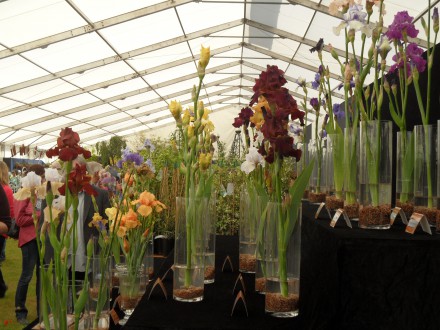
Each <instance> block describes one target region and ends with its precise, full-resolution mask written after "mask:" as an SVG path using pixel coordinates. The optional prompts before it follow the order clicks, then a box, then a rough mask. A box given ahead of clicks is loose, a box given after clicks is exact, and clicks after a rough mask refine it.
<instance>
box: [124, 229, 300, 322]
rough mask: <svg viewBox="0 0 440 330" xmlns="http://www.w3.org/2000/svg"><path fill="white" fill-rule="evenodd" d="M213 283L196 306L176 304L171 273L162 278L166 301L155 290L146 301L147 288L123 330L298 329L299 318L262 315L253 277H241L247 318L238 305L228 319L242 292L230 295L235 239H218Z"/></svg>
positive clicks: (163, 269) (161, 271) (235, 263)
mask: <svg viewBox="0 0 440 330" xmlns="http://www.w3.org/2000/svg"><path fill="white" fill-rule="evenodd" d="M216 250H217V251H216V275H215V283H213V284H209V285H205V297H204V300H203V301H201V302H197V303H184V302H177V301H175V300H173V298H172V271H171V272H170V273H169V276H167V277H166V278H165V281H164V284H165V286H166V289H167V291H168V300H165V298H164V297H163V294H161V291H160V288H159V287H156V288H155V290H154V291H153V294H152V296H151V298H150V300H148V294H149V293H150V289H151V283H150V286H149V287H148V288H147V294H146V295H144V297H143V298H142V300H141V301H140V303H139V305H138V307H137V308H136V310H135V311H134V313H133V315H132V316H131V317H130V319H129V321H128V322H127V324H126V325H125V327H124V329H261V330H265V329H274V330H275V329H298V328H299V327H298V323H299V319H298V318H293V319H277V318H273V317H271V316H268V315H266V314H265V313H264V296H263V295H259V294H257V293H255V291H254V280H255V276H254V275H246V274H244V275H243V279H244V283H245V289H246V293H245V299H246V303H247V309H248V313H249V317H247V316H246V311H245V309H244V306H243V304H242V303H241V302H239V303H238V304H237V307H236V310H235V312H234V314H233V315H232V316H231V312H232V307H233V304H234V301H235V297H236V295H237V293H238V291H239V290H241V289H242V286H241V283H240V284H238V285H237V290H236V291H235V292H234V294H233V292H232V291H233V289H234V285H235V281H236V279H237V277H238V275H239V272H238V237H237V236H217V240H216ZM227 256H229V257H230V259H231V261H232V266H233V271H231V270H230V266H229V264H227V266H225V271H224V272H222V266H223V262H224V260H225V259H226V257H227ZM171 264H172V258H170V257H169V258H167V259H166V260H165V261H164V262H163V264H162V266H161V269H159V271H158V272H157V273H158V274H159V275H160V276H162V275H163V274H164V273H165V272H166V271H167V270H168V269H169V267H170V266H171Z"/></svg>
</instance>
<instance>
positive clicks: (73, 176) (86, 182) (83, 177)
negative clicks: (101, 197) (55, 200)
mask: <svg viewBox="0 0 440 330" xmlns="http://www.w3.org/2000/svg"><path fill="white" fill-rule="evenodd" d="M91 179H92V177H91V176H90V175H87V168H86V165H85V164H82V165H80V164H76V165H75V167H74V168H73V169H72V171H71V172H70V173H69V178H68V183H67V185H68V187H69V191H70V193H71V194H72V195H74V196H78V193H79V192H81V191H84V192H85V193H86V194H87V195H90V196H91V195H93V196H97V195H98V193H97V191H96V190H95V189H93V187H92V185H91V184H90V180H91ZM59 192H60V194H61V195H64V196H65V195H66V184H64V185H63V186H61V188H60V189H59Z"/></svg>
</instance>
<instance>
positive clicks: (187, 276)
mask: <svg viewBox="0 0 440 330" xmlns="http://www.w3.org/2000/svg"><path fill="white" fill-rule="evenodd" d="M204 272H205V268H204V267H199V266H196V267H194V268H191V269H187V267H186V265H174V276H173V282H174V283H173V299H174V300H177V301H185V302H197V301H201V300H203V292H204ZM188 282H189V285H188V284H187V283H188Z"/></svg>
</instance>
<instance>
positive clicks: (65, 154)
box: [46, 127, 92, 161]
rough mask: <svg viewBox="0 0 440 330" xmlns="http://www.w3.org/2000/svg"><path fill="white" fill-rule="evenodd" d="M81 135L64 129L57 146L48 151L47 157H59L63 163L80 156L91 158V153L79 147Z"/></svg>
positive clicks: (67, 128) (69, 129)
mask: <svg viewBox="0 0 440 330" xmlns="http://www.w3.org/2000/svg"><path fill="white" fill-rule="evenodd" d="M79 141H80V139H79V135H78V133H77V132H74V131H73V130H72V129H71V128H69V127H66V128H62V129H61V132H60V136H59V137H58V139H57V145H56V146H55V147H54V148H52V149H49V150H47V151H46V156H47V157H48V158H52V157H54V156H58V157H59V158H60V159H61V160H62V161H71V160H74V159H75V158H76V157H78V155H83V156H84V158H86V159H87V158H90V157H91V155H92V154H91V152H90V151H88V150H85V149H84V148H82V147H80V146H79V144H78V143H79Z"/></svg>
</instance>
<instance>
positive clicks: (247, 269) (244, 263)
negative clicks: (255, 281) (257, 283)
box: [239, 188, 259, 273]
mask: <svg viewBox="0 0 440 330" xmlns="http://www.w3.org/2000/svg"><path fill="white" fill-rule="evenodd" d="M256 198H257V194H256V192H255V191H254V190H253V189H252V188H249V189H246V188H245V189H243V191H242V193H241V196H240V228H239V270H240V272H242V273H255V263H256V256H255V249H256V240H257V229H258V217H259V215H258V214H257V212H256V209H255V206H254V203H255V201H256Z"/></svg>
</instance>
